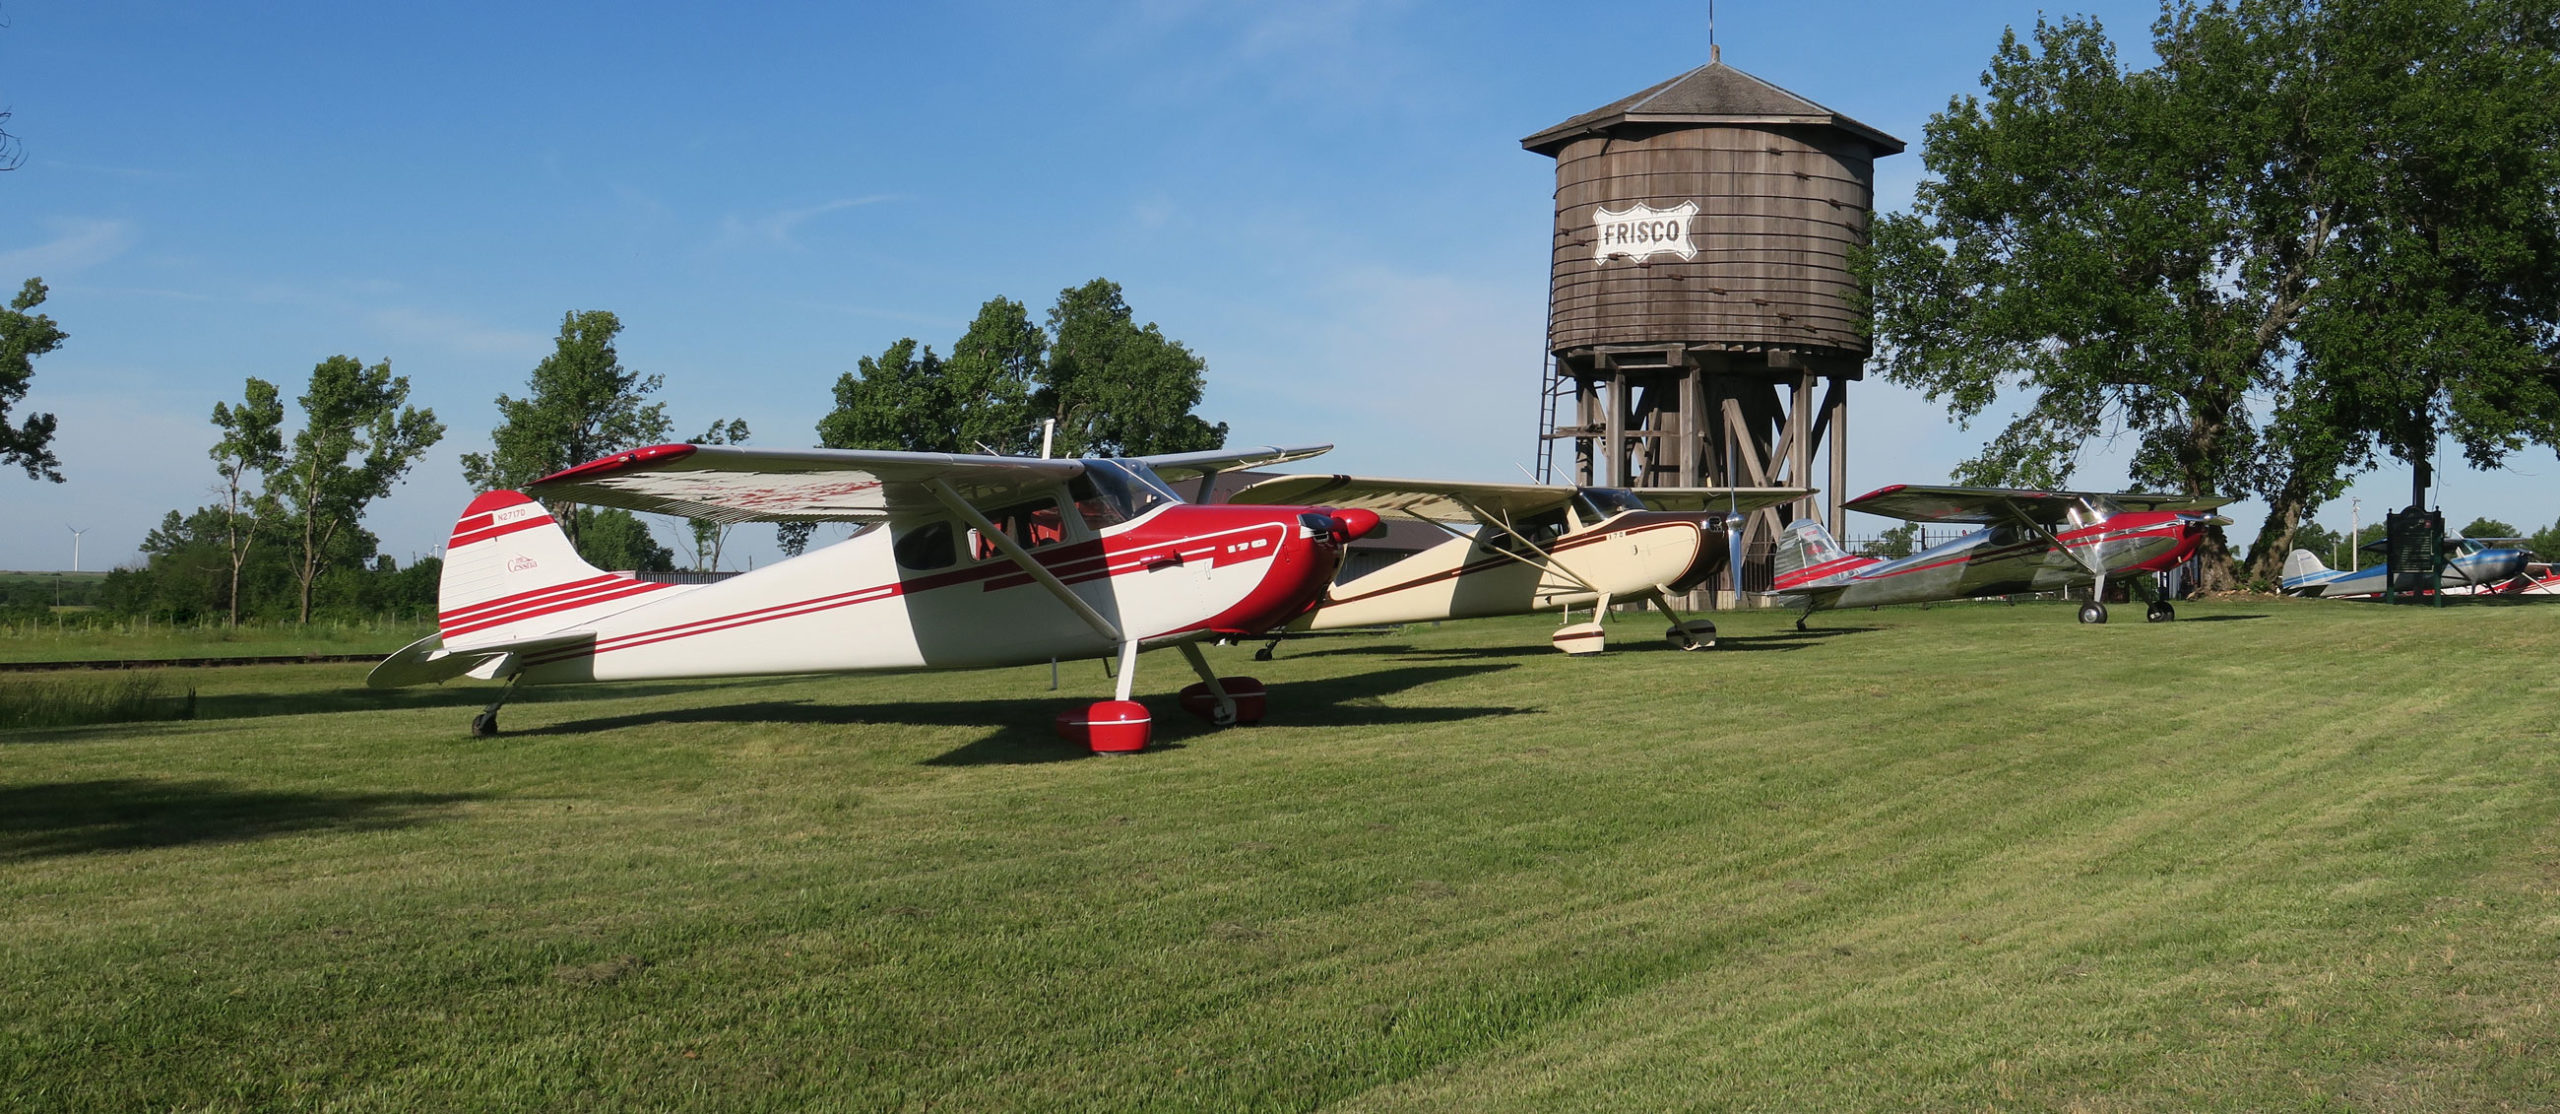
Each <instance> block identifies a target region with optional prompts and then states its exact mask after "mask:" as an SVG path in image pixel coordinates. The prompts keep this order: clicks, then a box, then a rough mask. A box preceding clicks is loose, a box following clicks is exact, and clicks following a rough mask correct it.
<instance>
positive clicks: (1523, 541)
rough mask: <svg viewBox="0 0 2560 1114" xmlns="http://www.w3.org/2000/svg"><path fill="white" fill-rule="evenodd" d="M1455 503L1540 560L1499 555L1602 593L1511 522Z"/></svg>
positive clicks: (1445, 526)
mask: <svg viewBox="0 0 2560 1114" xmlns="http://www.w3.org/2000/svg"><path fill="white" fill-rule="evenodd" d="M1454 501H1455V502H1456V503H1457V504H1458V505H1459V506H1461V507H1465V508H1466V509H1467V513H1468V514H1471V515H1474V516H1476V521H1477V522H1480V523H1483V524H1484V525H1486V526H1489V527H1492V528H1493V529H1496V530H1500V531H1502V532H1503V533H1504V534H1506V535H1509V536H1510V538H1511V540H1513V541H1516V542H1519V543H1520V547H1521V548H1522V549H1526V550H1528V551H1529V552H1531V553H1535V554H1537V555H1538V558H1539V559H1538V560H1535V561H1532V560H1530V559H1528V558H1526V557H1523V556H1521V555H1519V554H1517V553H1513V552H1511V551H1510V550H1507V549H1496V550H1494V552H1496V553H1499V554H1501V555H1503V556H1505V557H1508V558H1511V559H1512V560H1514V561H1518V562H1520V563H1521V564H1523V565H1527V566H1529V567H1530V568H1533V569H1536V570H1538V571H1539V572H1551V573H1554V574H1556V575H1558V576H1561V577H1563V578H1565V579H1566V580H1570V581H1572V582H1574V583H1575V584H1578V585H1581V586H1582V590H1583V591H1586V592H1593V593H1597V592H1599V591H1600V589H1599V588H1598V587H1595V586H1594V585H1593V584H1592V583H1591V582H1590V581H1588V580H1584V579H1583V578H1582V577H1581V575H1580V574H1578V573H1576V572H1574V571H1573V569H1572V568H1571V567H1569V566H1567V565H1566V564H1565V563H1564V562H1562V561H1559V560H1556V555H1555V554H1552V553H1549V552H1547V551H1546V550H1544V549H1540V548H1538V543H1536V542H1533V541H1530V540H1529V538H1528V536H1527V535H1525V534H1522V533H1521V532H1520V531H1518V530H1514V529H1512V528H1511V523H1509V522H1507V521H1505V520H1504V519H1503V518H1502V517H1500V516H1497V515H1490V514H1486V513H1485V510H1484V508H1482V507H1479V506H1477V505H1475V504H1474V503H1470V502H1467V501H1465V500H1454ZM1406 513H1407V514H1412V512H1410V511H1407V512H1406ZM1413 517H1415V518H1417V519H1422V521H1424V522H1430V523H1431V525H1433V526H1437V527H1439V528H1440V529H1441V530H1442V531H1443V532H1446V533H1447V534H1449V535H1450V536H1451V537H1461V538H1462V537H1466V535H1464V534H1460V533H1458V532H1457V531H1455V530H1451V529H1450V528H1449V526H1448V524H1447V523H1442V522H1431V520H1430V519H1425V518H1422V516H1421V515H1418V514H1417V515H1413Z"/></svg>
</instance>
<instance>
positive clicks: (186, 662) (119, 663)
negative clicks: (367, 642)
mask: <svg viewBox="0 0 2560 1114" xmlns="http://www.w3.org/2000/svg"><path fill="white" fill-rule="evenodd" d="M390 656H391V655H389V654H268V655H264V656H261V657H245V658H101V659H97V660H93V661H0V673H45V672H52V671H57V670H69V669H170V668H176V667H182V666H183V667H187V668H199V667H209V666H229V665H334V664H338V663H341V662H377V661H381V660H382V659H384V658H387V657H390Z"/></svg>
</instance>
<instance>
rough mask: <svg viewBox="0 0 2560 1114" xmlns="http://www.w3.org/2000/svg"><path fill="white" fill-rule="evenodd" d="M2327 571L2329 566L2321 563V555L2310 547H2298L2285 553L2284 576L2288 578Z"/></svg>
mask: <svg viewBox="0 0 2560 1114" xmlns="http://www.w3.org/2000/svg"><path fill="white" fill-rule="evenodd" d="M2327 571H2329V566H2327V565H2324V564H2321V563H2320V558H2319V556H2318V555H2316V554H2314V553H2312V552H2311V551H2310V550H2308V549H2297V550H2294V551H2293V552H2291V553H2288V554H2285V555H2284V578H2285V579H2286V580H2291V579H2293V578H2295V577H2297V576H2309V575H2311V574H2313V573H2318V572H2327Z"/></svg>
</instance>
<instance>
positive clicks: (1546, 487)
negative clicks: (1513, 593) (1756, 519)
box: [1228, 476, 1812, 522]
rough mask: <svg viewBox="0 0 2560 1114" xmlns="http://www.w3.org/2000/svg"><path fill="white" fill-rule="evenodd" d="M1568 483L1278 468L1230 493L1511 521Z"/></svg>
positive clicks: (1677, 499)
mask: <svg viewBox="0 0 2560 1114" xmlns="http://www.w3.org/2000/svg"><path fill="white" fill-rule="evenodd" d="M1580 490H1581V489H1580V488H1577V487H1574V486H1573V485H1571V484H1538V483H1476V482H1470V481H1465V480H1391V479H1378V478H1375V477H1369V476H1279V477H1276V478H1273V479H1268V480H1264V481H1262V482H1261V483H1257V484H1254V485H1253V486H1251V487H1247V488H1245V489H1243V490H1241V491H1238V492H1236V493H1235V494H1234V495H1232V496H1229V497H1228V501H1229V502H1233V503H1285V504H1303V505H1309V506H1327V507H1343V508H1352V507H1358V508H1362V509H1365V510H1372V511H1376V512H1378V513H1379V514H1399V515H1410V516H1413V517H1416V518H1426V519H1430V520H1432V521H1434V522H1478V521H1500V522H1517V521H1520V520H1522V519H1525V518H1529V517H1532V516H1535V515H1539V514H1544V513H1546V512H1548V511H1552V510H1555V509H1557V508H1559V507H1562V506H1564V505H1565V504H1566V503H1569V502H1571V501H1572V500H1573V497H1574V494H1575V493H1576V492H1578V491H1580ZM1632 494H1633V495H1635V496H1636V497H1637V498H1639V499H1642V500H1643V501H1644V503H1645V505H1646V506H1649V507H1652V508H1654V509H1656V510H1666V511H1707V512H1713V511H1721V510H1727V509H1733V510H1737V511H1741V512H1746V513H1747V512H1750V511H1756V510H1759V509H1760V508H1762V507H1773V506H1776V505H1778V504H1780V503H1784V502H1788V501H1789V500H1794V499H1802V498H1804V497H1805V496H1807V495H1810V494H1812V489H1810V488H1801V487H1735V488H1726V487H1648V488H1641V489H1637V490H1635V491H1633V492H1632Z"/></svg>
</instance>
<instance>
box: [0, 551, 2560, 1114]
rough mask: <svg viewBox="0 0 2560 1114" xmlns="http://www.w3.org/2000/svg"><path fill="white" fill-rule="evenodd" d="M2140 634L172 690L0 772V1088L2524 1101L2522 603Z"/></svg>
mask: <svg viewBox="0 0 2560 1114" xmlns="http://www.w3.org/2000/svg"><path fill="white" fill-rule="evenodd" d="M2126 612H2127V609H2118V621H2117V622H2115V623H2112V624H2110V625H2108V626H2105V627H2098V628H2084V627H2080V626H2078V625H2077V624H2075V623H2073V622H2071V621H2070V618H2069V614H2070V613H2069V611H2068V610H2067V609H2066V608H2065V607H2064V606H2062V605H2052V604H2046V605H2021V606H2018V607H2015V608H2010V607H2001V606H1996V605H1994V606H1985V605H1964V606H1955V607H1942V608H1938V609H1935V610H1927V611H1922V610H1887V611H1883V612H1872V613H1870V612H1852V613H1845V614H1827V615H1824V616H1820V617H1817V619H1816V623H1815V626H1816V630H1815V631H1814V632H1813V633H1811V634H1807V635H1798V634H1796V633H1794V632H1793V631H1792V630H1791V629H1790V628H1789V626H1788V617H1787V616H1784V615H1779V614H1771V613H1760V614H1748V615H1737V616H1725V617H1720V619H1721V621H1722V622H1723V625H1724V627H1725V638H1724V645H1723V646H1722V647H1721V648H1719V649H1717V650H1714V651H1709V652H1704V653H1695V654H1683V653H1678V652H1674V651H1671V650H1669V649H1667V648H1664V647H1662V646H1661V643H1660V640H1659V638H1658V637H1657V636H1658V634H1659V630H1660V623H1659V621H1658V620H1651V619H1648V618H1640V617H1629V618H1624V619H1621V620H1620V621H1618V622H1617V623H1615V624H1614V626H1613V638H1615V639H1617V640H1619V644H1620V645H1621V646H1622V647H1623V650H1622V652H1617V653H1613V654H1611V655H1608V656H1606V657H1603V658H1598V659H1589V660H1583V659H1568V658H1565V657H1563V656H1561V655H1558V654H1555V653H1554V652H1553V651H1551V650H1549V649H1548V648H1547V647H1546V645H1545V630H1546V624H1545V623H1544V622H1543V621H1539V620H1524V621H1512V622H1494V623H1470V624H1449V625H1446V626H1443V627H1440V628H1436V629H1416V630H1412V631H1409V632H1406V633H1404V634H1397V635H1386V636H1354V637H1344V638H1333V639H1325V640H1320V641H1312V642H1306V643H1299V644H1295V645H1293V646H1292V647H1290V648H1287V649H1284V651H1283V653H1282V657H1281V659H1280V660H1279V661H1276V662H1271V663H1267V664H1255V663H1251V662H1249V661H1248V660H1247V658H1248V654H1247V651H1246V650H1245V649H1243V648H1228V649H1222V650H1215V651H1212V655H1211V656H1212V660H1213V661H1215V662H1217V663H1218V664H1219V665H1220V667H1221V668H1222V669H1225V670H1228V671H1230V672H1237V673H1250V674H1252V675H1255V676H1258V677H1260V678H1262V679H1263V680H1265V681H1266V682H1268V683H1270V685H1271V687H1272V712H1271V722H1270V723H1269V724H1268V725H1266V726H1262V727H1258V728H1251V729H1238V730H1232V731H1226V732H1212V731H1209V730H1207V729H1205V728H1204V727H1201V726H1199V725H1197V724H1195V723H1194V722H1193V721H1190V720H1189V719H1188V718H1187V717H1183V716H1182V715H1181V713H1180V712H1178V711H1176V710H1174V708H1173V703H1172V701H1171V699H1170V698H1169V695H1168V694H1169V693H1170V692H1171V690H1172V689H1174V688H1176V687H1178V686H1179V685H1181V684H1183V683H1185V682H1187V681H1188V680H1189V679H1190V678H1189V677H1188V671H1187V670H1185V669H1184V668H1183V667H1182V665H1181V663H1180V659H1179V658H1178V657H1175V656H1173V655H1170V654H1150V655H1148V656H1147V657H1146V658H1145V659H1144V660H1143V661H1142V663H1141V672H1140V676H1139V681H1140V684H1139V689H1140V691H1141V693H1142V694H1145V695H1146V696H1147V698H1148V699H1149V701H1150V703H1151V704H1152V705H1153V706H1154V707H1155V709H1156V711H1157V715H1158V720H1157V723H1158V726H1159V733H1158V738H1159V742H1160V744H1161V745H1162V749H1161V750H1159V751H1156V752H1153V753H1149V754H1146V755H1141V756H1137V757H1132V758H1118V759H1098V758H1082V757H1079V756H1078V752H1077V751H1076V750H1075V749H1073V748H1071V747H1069V746H1067V745H1066V744H1062V743H1059V742H1057V741H1055V740H1054V739H1053V738H1052V737H1051V736H1050V735H1049V733H1048V729H1047V725H1048V719H1049V716H1050V713H1051V712H1053V711H1054V710H1056V709H1058V708H1060V707H1062V706H1065V705H1068V704H1071V703H1081V702H1084V701H1089V700H1092V699H1096V698H1098V697H1101V696H1103V695H1106V694H1107V687H1106V686H1107V682H1105V681H1104V679H1103V678H1102V676H1101V669H1100V667H1099V665H1098V664H1096V663H1092V662H1083V663H1070V664H1069V665H1067V666H1066V667H1065V677H1066V684H1065V687H1064V689H1063V690H1062V691H1061V692H1058V693H1054V694H1053V693H1050V692H1047V691H1045V690H1046V687H1047V680H1048V670H1047V668H1046V667H1045V666H1043V667H1036V668H1029V669H1019V670H1007V671H999V672H987V673H966V674H949V675H936V676H921V677H919V676H905V677H869V678H829V679H791V680H780V681H741V682H734V683H725V684H715V685H632V686H623V687H602V686H598V687H583V688H575V689H565V690H551V691H542V690H536V691H534V692H531V693H530V694H528V695H527V696H526V697H524V698H522V699H519V700H517V701H516V702H514V703H512V704H510V705H509V706H508V708H507V711H506V712H505V714H504V717H503V721H504V724H505V726H506V728H507V731H508V733H507V734H506V735H504V736H502V737H499V738H495V739H480V740H474V739H471V738H468V737H467V736H466V733H465V730H464V725H465V721H466V720H467V719H468V717H469V715H470V713H471V712H472V711H473V710H475V709H476V706H477V704H478V703H480V702H481V701H483V700H485V699H486V694H487V693H488V692H489V691H490V689H489V688H487V687H479V686H458V687H454V688H449V689H442V690H436V689H430V690H420V691H404V692H399V693H391V694H376V693H370V692H367V691H364V690H362V689H361V688H360V687H359V686H360V683H361V678H362V676H363V672H364V670H363V668H362V667H358V666H345V667H336V666H312V667H281V668H266V669H225V670H213V669H205V670H193V671H177V672H173V673H172V674H171V676H170V684H172V685H173V686H177V687H181V688H185V687H192V688H194V689H195V690H196V692H197V711H196V714H197V716H198V718H196V719H193V720H186V721H177V722H157V723H143V724H125V725H107V726H90V727H75V728H54V729H38V730H22V731H15V732H10V733H7V734H5V735H0V988H5V989H0V1109H5V1110H9V1111H50V1110H84V1111H85V1110H234V1109H273V1108H284V1109H327V1110H332V1111H388V1110H404V1111H405V1110H418V1109H545V1110H631V1109H652V1110H693V1109H719V1110H729V1109H742V1110H928V1109H932V1110H953V1111H991V1110H1061V1109H1065V1110H1097V1111H1105V1110H1108V1111H1117V1110H1304V1109H1313V1108H1318V1107H1329V1108H1337V1109H1344V1110H1359V1111H1395V1110H1436V1111H1486V1110H1497V1111H1502V1110H1518V1111H1550V1110H1630V1111H1658V1110H1689V1109H1696V1110H1768V1111H1835V1110H1931V1111H1937V1110H1985V1109H1987V1110H2076V1111H2133V1110H2159V1111H2169V1110H2235V1111H2259V1110H2319V1111H2327V1110H2391V1111H2429V1110H2445V1111H2471V1110H2503V1109H2544V1110H2548V1109H2555V1108H2560V753H2555V752H2556V751H2560V679H2555V677H2560V670H2555V669H2554V668H2553V662H2552V650H2553V646H2554V643H2555V640H2554V638H2553V634H2554V632H2555V631H2560V609H2550V608H2543V607H2535V606H2496V605H2473V606H2462V607H2455V608H2449V609H2445V610H2431V609H2422V608H2401V609H2385V608H2382V607H2378V606H2369V605H2357V604H2340V603H2322V602H2303V601H2285V600H2276V601H2258V602H2235V603H2224V604H2192V605H2182V606H2181V615H2182V621H2180V622H2178V623H2175V624H2172V625H2166V626H2150V625H2145V624H2143V623H2141V622H2139V621H2132V622H2127V621H2125V618H2126ZM24 683H29V682H28V681H26V680H25V679H22V678H16V677H0V688H5V686H9V685H16V684H24ZM0 698H5V697H0Z"/></svg>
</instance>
